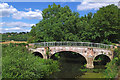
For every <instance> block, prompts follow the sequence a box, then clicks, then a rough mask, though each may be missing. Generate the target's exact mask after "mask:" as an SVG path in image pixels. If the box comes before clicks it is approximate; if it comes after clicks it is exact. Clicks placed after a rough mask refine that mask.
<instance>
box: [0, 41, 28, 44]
mask: <svg viewBox="0 0 120 80" xmlns="http://www.w3.org/2000/svg"><path fill="white" fill-rule="evenodd" d="M9 43H27V41H6V42H0V44H9Z"/></svg>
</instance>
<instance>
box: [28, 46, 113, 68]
mask: <svg viewBox="0 0 120 80" xmlns="http://www.w3.org/2000/svg"><path fill="white" fill-rule="evenodd" d="M47 49H48V48H45V47H40V48H36V49H32V48H29V50H30V51H32V52H39V53H41V54H42V56H43V58H44V59H47V58H50V57H51V56H52V55H53V54H55V53H57V52H61V51H72V52H76V53H78V54H81V55H82V56H83V57H84V58H85V59H86V61H87V65H86V67H87V68H94V65H93V61H94V59H95V57H96V56H98V55H101V54H104V55H106V56H108V57H109V58H110V59H112V58H113V51H112V50H107V49H102V48H90V47H81V46H77V47H75V46H54V47H49V55H47V54H46V51H47Z"/></svg>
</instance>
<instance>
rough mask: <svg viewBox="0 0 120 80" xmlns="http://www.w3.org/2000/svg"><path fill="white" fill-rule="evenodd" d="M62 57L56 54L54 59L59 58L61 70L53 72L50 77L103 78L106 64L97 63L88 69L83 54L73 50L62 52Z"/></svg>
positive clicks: (60, 54)
mask: <svg viewBox="0 0 120 80" xmlns="http://www.w3.org/2000/svg"><path fill="white" fill-rule="evenodd" d="M59 56H60V58H56V57H55V55H54V56H52V59H54V60H58V62H59V66H60V71H59V72H56V73H53V74H52V75H50V76H49V78H54V79H59V78H74V79H79V78H103V76H104V74H103V71H104V70H105V65H99V64H96V63H94V64H95V68H94V69H87V68H86V67H85V64H86V60H85V58H84V57H83V56H81V55H80V54H77V53H73V52H61V53H59Z"/></svg>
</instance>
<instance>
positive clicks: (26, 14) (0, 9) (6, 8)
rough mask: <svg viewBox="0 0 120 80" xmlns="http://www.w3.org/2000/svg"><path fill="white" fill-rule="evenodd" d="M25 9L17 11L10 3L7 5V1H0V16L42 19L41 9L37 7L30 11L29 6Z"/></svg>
mask: <svg viewBox="0 0 120 80" xmlns="http://www.w3.org/2000/svg"><path fill="white" fill-rule="evenodd" d="M25 10H26V11H18V10H17V9H16V8H14V7H13V6H11V5H8V4H7V3H0V13H2V15H0V17H10V15H12V17H13V18H14V19H22V18H25V19H42V11H41V10H39V9H36V10H34V11H32V9H31V8H28V9H25Z"/></svg>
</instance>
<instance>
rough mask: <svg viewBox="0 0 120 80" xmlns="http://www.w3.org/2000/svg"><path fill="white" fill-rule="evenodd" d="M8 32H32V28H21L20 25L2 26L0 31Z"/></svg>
mask: <svg viewBox="0 0 120 80" xmlns="http://www.w3.org/2000/svg"><path fill="white" fill-rule="evenodd" d="M6 32H30V29H23V28H19V27H14V28H0V33H6Z"/></svg>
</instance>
